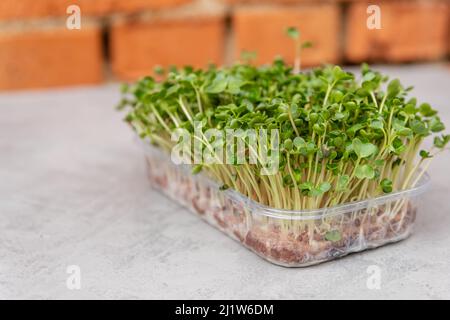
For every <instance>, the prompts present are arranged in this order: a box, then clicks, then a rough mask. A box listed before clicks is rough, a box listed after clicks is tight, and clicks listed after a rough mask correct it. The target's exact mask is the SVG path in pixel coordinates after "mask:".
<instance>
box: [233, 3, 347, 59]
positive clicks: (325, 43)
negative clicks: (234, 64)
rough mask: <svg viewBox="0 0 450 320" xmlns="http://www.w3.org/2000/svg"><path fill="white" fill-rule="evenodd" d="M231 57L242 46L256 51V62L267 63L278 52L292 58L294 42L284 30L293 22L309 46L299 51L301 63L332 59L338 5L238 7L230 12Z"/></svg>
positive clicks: (337, 31) (335, 48) (336, 49)
mask: <svg viewBox="0 0 450 320" xmlns="http://www.w3.org/2000/svg"><path fill="white" fill-rule="evenodd" d="M233 24H234V32H235V58H239V56H240V54H241V52H242V51H243V50H246V51H256V53H257V59H256V61H255V62H256V63H269V62H271V61H273V59H274V58H275V57H276V56H277V55H281V56H282V57H283V58H285V59H286V61H288V62H289V63H292V62H293V60H294V55H295V50H294V43H293V41H292V40H291V39H289V38H288V37H287V36H286V34H285V32H286V29H287V28H288V27H290V26H295V27H297V28H298V29H299V31H300V32H301V39H302V41H311V42H312V43H313V47H312V48H308V49H305V50H304V51H303V52H302V65H303V66H311V65H317V64H321V63H325V62H328V63H335V62H338V60H339V41H340V40H339V39H340V38H339V36H340V32H341V23H340V9H339V7H338V6H337V5H335V4H332V3H324V4H311V5H302V6H300V7H298V6H296V7H275V8H241V9H236V11H235V13H234V15H233Z"/></svg>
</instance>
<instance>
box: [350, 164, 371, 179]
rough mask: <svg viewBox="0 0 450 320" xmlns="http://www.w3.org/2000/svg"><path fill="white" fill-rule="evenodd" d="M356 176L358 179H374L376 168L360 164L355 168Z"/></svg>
mask: <svg viewBox="0 0 450 320" xmlns="http://www.w3.org/2000/svg"><path fill="white" fill-rule="evenodd" d="M355 176H356V177H357V178H358V179H373V178H374V177H375V170H374V169H373V167H372V166H371V165H368V164H363V165H359V166H357V167H356V169H355Z"/></svg>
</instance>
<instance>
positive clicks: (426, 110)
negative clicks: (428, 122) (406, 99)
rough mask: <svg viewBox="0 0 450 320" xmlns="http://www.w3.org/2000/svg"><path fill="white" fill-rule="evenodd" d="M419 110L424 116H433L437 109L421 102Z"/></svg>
mask: <svg viewBox="0 0 450 320" xmlns="http://www.w3.org/2000/svg"><path fill="white" fill-rule="evenodd" d="M419 112H420V113H421V114H422V115H423V116H424V117H432V116H434V115H435V114H436V113H437V111H436V110H433V108H431V106H430V105H429V104H428V103H422V104H421V105H420V106H419Z"/></svg>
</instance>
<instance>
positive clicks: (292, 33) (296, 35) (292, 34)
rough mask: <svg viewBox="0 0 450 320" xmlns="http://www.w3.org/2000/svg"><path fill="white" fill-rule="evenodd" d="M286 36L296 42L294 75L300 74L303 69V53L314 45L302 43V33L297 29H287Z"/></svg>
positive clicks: (307, 42)
mask: <svg viewBox="0 0 450 320" xmlns="http://www.w3.org/2000/svg"><path fill="white" fill-rule="evenodd" d="M286 34H287V36H288V37H289V38H291V39H292V40H294V44H295V61H294V70H293V73H294V74H298V73H299V72H300V69H301V52H302V50H303V49H306V48H310V47H312V43H311V42H309V41H306V42H301V41H300V31H298V29H297V28H296V27H288V28H287V29H286Z"/></svg>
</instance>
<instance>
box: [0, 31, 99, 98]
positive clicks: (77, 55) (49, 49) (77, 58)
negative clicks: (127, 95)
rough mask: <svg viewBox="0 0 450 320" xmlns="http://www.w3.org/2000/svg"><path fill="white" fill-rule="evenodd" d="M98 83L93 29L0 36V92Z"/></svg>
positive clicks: (96, 49) (97, 52)
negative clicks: (2, 90) (3, 90)
mask: <svg viewBox="0 0 450 320" xmlns="http://www.w3.org/2000/svg"><path fill="white" fill-rule="evenodd" d="M101 80H102V47H101V33H100V30H99V29H97V28H96V27H88V26H85V27H83V28H82V29H81V30H67V29H65V28H58V29H50V30H40V31H38V30H34V31H31V32H21V33H6V32H2V33H0V90H1V89H6V90H9V89H19V88H38V87H52V86H63V85H76V84H90V83H98V82H100V81H101Z"/></svg>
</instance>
